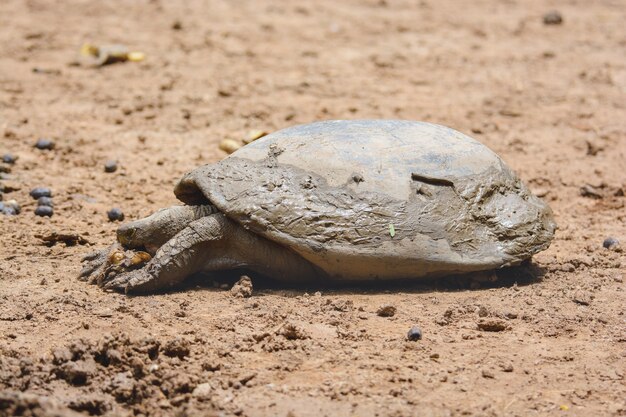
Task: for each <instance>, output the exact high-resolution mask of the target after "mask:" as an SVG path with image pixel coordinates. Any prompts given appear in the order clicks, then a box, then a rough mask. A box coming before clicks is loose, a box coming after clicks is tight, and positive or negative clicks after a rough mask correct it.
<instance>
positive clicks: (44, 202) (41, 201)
mask: <svg viewBox="0 0 626 417" xmlns="http://www.w3.org/2000/svg"><path fill="white" fill-rule="evenodd" d="M37 205H38V206H48V207H54V204H53V203H52V198H51V197H46V196H43V197H39V198H38V199H37Z"/></svg>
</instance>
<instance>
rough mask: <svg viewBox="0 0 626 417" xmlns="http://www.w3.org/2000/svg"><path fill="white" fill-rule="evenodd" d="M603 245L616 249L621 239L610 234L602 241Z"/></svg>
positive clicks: (609, 248)
mask: <svg viewBox="0 0 626 417" xmlns="http://www.w3.org/2000/svg"><path fill="white" fill-rule="evenodd" d="M602 246H604V247H605V248H606V249H608V250H615V249H617V248H618V247H619V240H617V239H615V238H614V237H610V236H609V237H607V238H606V239H604V242H602Z"/></svg>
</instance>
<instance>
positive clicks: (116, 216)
mask: <svg viewBox="0 0 626 417" xmlns="http://www.w3.org/2000/svg"><path fill="white" fill-rule="evenodd" d="M107 217H108V218H109V221H112V222H115V221H122V220H124V212H123V211H122V210H121V209H119V208H117V207H114V208H112V209H111V210H109V211H107Z"/></svg>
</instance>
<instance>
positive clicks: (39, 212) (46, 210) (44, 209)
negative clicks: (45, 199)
mask: <svg viewBox="0 0 626 417" xmlns="http://www.w3.org/2000/svg"><path fill="white" fill-rule="evenodd" d="M53 213H54V211H53V210H52V207H50V206H37V208H36V209H35V215H36V216H41V217H46V216H47V217H52V214H53Z"/></svg>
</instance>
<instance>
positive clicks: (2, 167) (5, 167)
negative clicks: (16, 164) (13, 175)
mask: <svg viewBox="0 0 626 417" xmlns="http://www.w3.org/2000/svg"><path fill="white" fill-rule="evenodd" d="M0 172H2V173H3V174H8V173H10V172H11V165H9V164H5V163H1V164H0Z"/></svg>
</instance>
